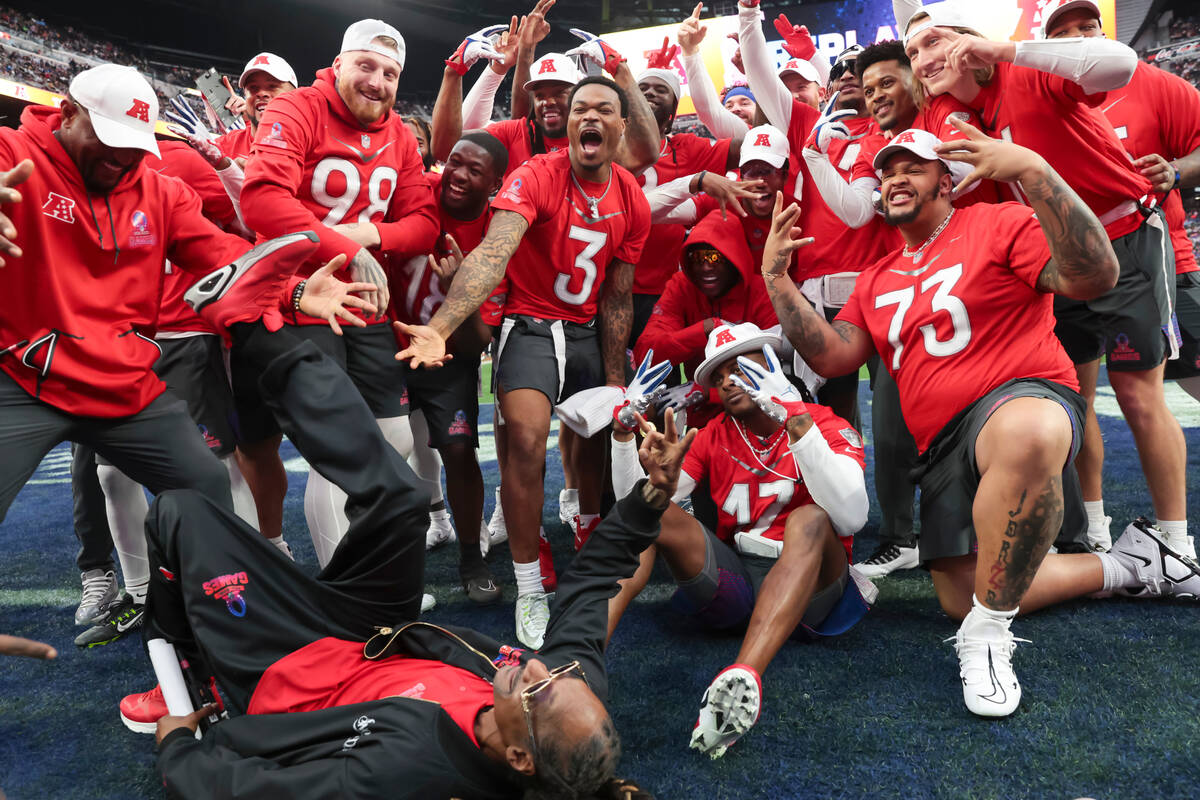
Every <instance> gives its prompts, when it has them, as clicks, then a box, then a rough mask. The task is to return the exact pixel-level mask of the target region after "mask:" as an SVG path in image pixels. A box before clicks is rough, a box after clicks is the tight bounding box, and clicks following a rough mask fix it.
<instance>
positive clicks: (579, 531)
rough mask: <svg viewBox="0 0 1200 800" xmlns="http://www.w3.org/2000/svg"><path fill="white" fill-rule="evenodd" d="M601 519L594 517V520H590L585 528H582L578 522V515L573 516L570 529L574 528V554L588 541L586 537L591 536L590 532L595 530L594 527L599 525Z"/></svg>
mask: <svg viewBox="0 0 1200 800" xmlns="http://www.w3.org/2000/svg"><path fill="white" fill-rule="evenodd" d="M601 519H603V518H602V517H596V518H595V519H594V520H592V521H591V522H589V523H588V524H587V525H586V526H584V525H582V524H581V523H580V521H579V515H578V514H576V515H575V518H574V521H573V523H572V527H573V528H575V552H576V553H578V552H579V551H580V550H581V549H582V548H583V545H584V543H586V542H587V540H588V537H589V536H591V535H592V531H594V530H596V526H597V525H599V524H600V520H601Z"/></svg>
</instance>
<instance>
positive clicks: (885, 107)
mask: <svg viewBox="0 0 1200 800" xmlns="http://www.w3.org/2000/svg"><path fill="white" fill-rule="evenodd" d="M892 108H893V104H892V103H890V102H887V103H876V104H875V108H874V110H872V112H871V113H872V114H874V115H875V117H876V118H879V117H885V116H887V115H888V114H889V113H890V112H891V110H892Z"/></svg>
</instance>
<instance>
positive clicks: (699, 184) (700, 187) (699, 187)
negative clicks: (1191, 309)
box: [696, 169, 1178, 192]
mask: <svg viewBox="0 0 1200 800" xmlns="http://www.w3.org/2000/svg"><path fill="white" fill-rule="evenodd" d="M707 174H708V170H706V169H702V170H700V175H699V176H697V178H696V191H697V192H703V191H704V176H705V175H707ZM1176 174H1178V173H1176Z"/></svg>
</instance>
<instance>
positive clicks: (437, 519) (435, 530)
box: [425, 508, 458, 550]
mask: <svg viewBox="0 0 1200 800" xmlns="http://www.w3.org/2000/svg"><path fill="white" fill-rule="evenodd" d="M457 541H458V534H456V533H455V532H454V524H453V523H452V522H451V521H450V512H449V511H447V510H446V509H444V508H440V509H438V510H437V511H430V512H429V530H428V531H427V532H426V533H425V549H426V550H431V549H433V548H435V547H438V546H439V545H443V544H446V543H448V542H457Z"/></svg>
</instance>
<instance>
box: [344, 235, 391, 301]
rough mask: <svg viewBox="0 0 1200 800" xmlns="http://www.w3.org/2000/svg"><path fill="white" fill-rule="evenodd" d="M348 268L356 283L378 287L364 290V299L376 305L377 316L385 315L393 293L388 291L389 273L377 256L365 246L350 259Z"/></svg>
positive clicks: (351, 278)
mask: <svg viewBox="0 0 1200 800" xmlns="http://www.w3.org/2000/svg"><path fill="white" fill-rule="evenodd" d="M346 269H348V270H350V280H352V281H354V282H355V283H371V284H374V285H375V286H376V287H377V289H376V291H373V292H364V293H363V299H364V300H366V301H367V302H368V303H370V304H371V305H373V306H375V308H376V309H377V311H376V312H375V316H376V317H377V318H382V317H384V316H385V315H386V314H387V309H388V303H390V302H391V295H390V294H389V292H388V280H387V275H385V274H384V272H383V267H382V266H380V265H379V262H378V261H376V260H375V256H373V255H371V254H370V252H368V251H367V248H365V247H363V248H361V249H360V250H359V251H358V252H357V253H355V254H354V258H352V259H350V263H349V264H347V265H346Z"/></svg>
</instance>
